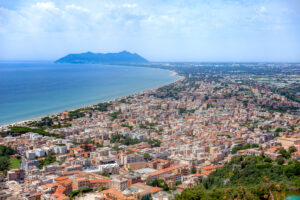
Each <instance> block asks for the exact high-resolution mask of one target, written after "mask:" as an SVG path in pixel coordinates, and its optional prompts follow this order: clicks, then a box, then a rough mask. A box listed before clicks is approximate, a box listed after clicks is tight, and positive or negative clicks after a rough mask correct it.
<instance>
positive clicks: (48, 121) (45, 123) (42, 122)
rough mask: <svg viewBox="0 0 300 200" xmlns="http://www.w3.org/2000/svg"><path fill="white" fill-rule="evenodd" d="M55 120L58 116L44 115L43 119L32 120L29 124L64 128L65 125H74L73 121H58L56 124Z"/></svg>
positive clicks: (44, 127)
mask: <svg viewBox="0 0 300 200" xmlns="http://www.w3.org/2000/svg"><path fill="white" fill-rule="evenodd" d="M54 120H57V117H54V118H51V117H43V118H42V119H41V120H37V121H32V122H30V123H29V124H28V125H29V126H31V127H38V128H43V129H46V128H52V129H54V128H63V127H70V126H72V124H71V123H67V122H65V121H64V122H63V123H61V122H58V123H57V124H54V122H53V121H54Z"/></svg>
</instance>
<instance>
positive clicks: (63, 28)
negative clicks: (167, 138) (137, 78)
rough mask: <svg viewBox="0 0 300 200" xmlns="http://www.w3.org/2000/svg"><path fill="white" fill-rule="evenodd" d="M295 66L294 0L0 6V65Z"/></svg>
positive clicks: (297, 29)
mask: <svg viewBox="0 0 300 200" xmlns="http://www.w3.org/2000/svg"><path fill="white" fill-rule="evenodd" d="M123 50H127V51H130V52H136V53H138V54H140V55H142V56H143V57H145V58H146V59H148V60H150V61H184V62H186V61H190V62H300V0H45V1H44V0H0V60H56V59H58V58H60V57H62V56H65V55H66V54H69V53H81V52H87V51H92V52H97V53H98V52H99V53H100V52H101V53H105V52H119V51H123Z"/></svg>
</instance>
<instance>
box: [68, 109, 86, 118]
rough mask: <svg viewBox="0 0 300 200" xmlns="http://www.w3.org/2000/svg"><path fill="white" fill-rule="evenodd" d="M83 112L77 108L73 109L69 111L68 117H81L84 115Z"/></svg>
mask: <svg viewBox="0 0 300 200" xmlns="http://www.w3.org/2000/svg"><path fill="white" fill-rule="evenodd" d="M84 116H85V114H84V112H83V111H82V110H81V109H77V110H73V111H70V112H69V119H70V120H73V119H77V118H81V117H84Z"/></svg>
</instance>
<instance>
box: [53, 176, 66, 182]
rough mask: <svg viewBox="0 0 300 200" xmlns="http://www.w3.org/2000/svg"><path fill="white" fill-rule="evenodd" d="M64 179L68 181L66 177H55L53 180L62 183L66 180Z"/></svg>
mask: <svg viewBox="0 0 300 200" xmlns="http://www.w3.org/2000/svg"><path fill="white" fill-rule="evenodd" d="M66 179H69V177H67V176H60V177H57V178H56V179H54V180H56V181H62V180H66Z"/></svg>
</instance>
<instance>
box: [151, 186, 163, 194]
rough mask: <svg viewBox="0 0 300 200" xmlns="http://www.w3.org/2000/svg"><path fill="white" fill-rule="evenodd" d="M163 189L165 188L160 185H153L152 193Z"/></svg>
mask: <svg viewBox="0 0 300 200" xmlns="http://www.w3.org/2000/svg"><path fill="white" fill-rule="evenodd" d="M161 190H163V189H162V188H160V187H153V188H152V191H151V193H155V192H158V191H161Z"/></svg>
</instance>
